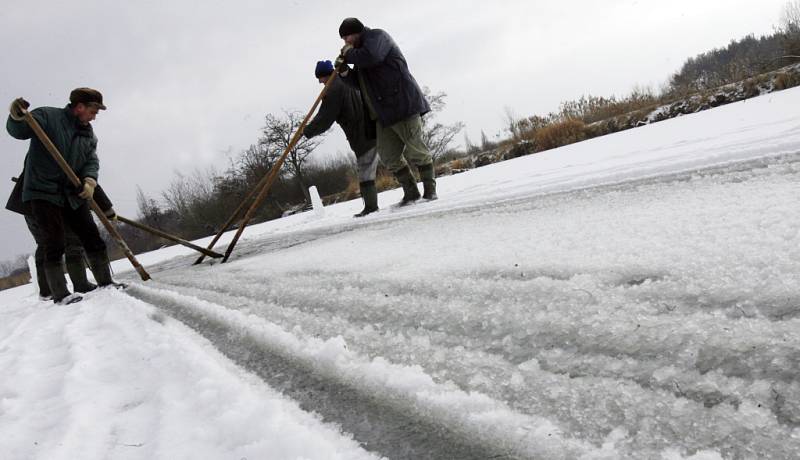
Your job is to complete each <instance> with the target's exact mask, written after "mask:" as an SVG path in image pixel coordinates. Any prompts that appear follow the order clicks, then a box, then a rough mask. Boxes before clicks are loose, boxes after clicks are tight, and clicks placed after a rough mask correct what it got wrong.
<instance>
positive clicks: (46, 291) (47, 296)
mask: <svg viewBox="0 0 800 460" xmlns="http://www.w3.org/2000/svg"><path fill="white" fill-rule="evenodd" d="M36 284H37V285H38V286H39V298H40V299H41V300H52V299H53V294H52V293H51V292H50V285H49V284H47V275H46V274H45V272H44V262H40V261H38V260H37V261H36Z"/></svg>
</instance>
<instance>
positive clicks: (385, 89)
mask: <svg viewBox="0 0 800 460" xmlns="http://www.w3.org/2000/svg"><path fill="white" fill-rule="evenodd" d="M339 36H340V37H341V38H342V39H343V40H344V42H345V45H344V47H343V48H342V52H341V55H340V56H339V57H338V58H337V59H336V68H337V70H338V71H339V74H340V75H341V76H342V79H343V80H344V81H345V82H347V83H348V84H350V85H351V86H354V87H356V88H358V89H360V90H361V95H362V97H363V98H364V102H365V105H366V107H367V110H368V113H369V117H370V118H371V119H372V120H374V121H375V122H376V130H377V140H378V154H379V155H380V157H381V161H382V162H383V164H384V166H386V167H387V168H388V169H389V170H390V171H392V172H393V173H394V175H395V177H397V180H398V182H400V185H402V186H403V199H402V201H401V202H400V205H401V206H402V205H406V204H409V203H412V202H414V201H416V200H418V199H419V198H420V193H419V189H418V188H417V182H416V179H415V178H414V176H413V175H412V174H411V171H410V170H409V168H408V164H409V163H411V164H413V165H414V166H416V167H417V170H418V171H419V174H420V178H421V179H422V185H423V187H424V192H423V195H422V198H425V199H428V200H435V199H436V198H437V196H436V180H435V179H434V173H433V158H432V156H431V153H430V150H429V149H428V146H427V145H425V142H424V141H423V140H422V118H421V116H422V115H424V114H426V113H428V112H430V110H431V109H430V106H429V105H428V101H426V100H425V96H424V95H423V94H422V90H421V89H420V87H419V85H418V84H417V81H416V80H414V77H413V76H412V75H411V72H409V70H408V63H407V62H406V59H405V57H404V56H403V53H402V52H401V51H400V48H399V47H398V46H397V44H396V43H395V42H394V40H393V39H392V37H391V36H389V34H388V33H386V32H385V31H383V30H381V29H370V28H368V27H364V24H362V23H361V21H359V20H358V19H356V18H347V19H345V20H344V21H343V22H342V24H341V26H340V27H339ZM347 64H352V65H353V68H352V69H351V68H350V67H349V66H348V65H347Z"/></svg>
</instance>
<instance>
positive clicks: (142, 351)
mask: <svg viewBox="0 0 800 460" xmlns="http://www.w3.org/2000/svg"><path fill="white" fill-rule="evenodd" d="M17 291H18V292H17V294H19V292H20V291H22V292H24V291H23V290H22V289H18V290H17ZM4 294H5V293H4ZM3 300H4V301H5V302H4V309H3V316H4V318H7V321H4V324H3V328H2V330H1V331H2V334H0V336H1V337H2V341H0V369H2V373H3V379H2V384H0V457H2V458H4V459H35V458H40V459H75V458H85V459H99V458H139V459H153V458H164V459H194V458H236V459H240V458H254V459H255V458H320V459H322V458H324V459H328V458H341V459H345V458H346V459H350V458H363V459H369V458H376V457H374V456H372V455H370V454H368V453H366V452H364V451H363V450H361V449H360V448H358V446H357V445H356V443H355V442H353V441H351V440H349V439H347V438H345V437H342V436H341V435H340V434H339V433H338V432H337V430H335V429H332V428H331V427H326V426H324V425H323V424H321V423H320V421H319V420H318V419H316V418H315V417H313V416H311V415H309V414H308V413H305V412H302V411H300V410H299V409H298V408H297V407H296V405H295V404H294V403H292V402H290V401H288V400H286V399H285V398H284V397H282V396H281V395H279V394H277V393H275V392H274V391H272V390H270V389H269V388H268V387H265V386H264V385H263V384H262V383H261V382H260V381H258V380H257V379H256V378H254V377H252V376H251V375H249V374H247V373H245V372H242V371H241V369H239V368H237V367H235V366H233V365H232V364H231V363H230V362H228V360H226V359H225V358H224V357H222V356H220V354H219V353H218V352H217V351H216V350H215V349H214V348H213V347H211V346H209V345H208V343H207V342H206V341H205V340H203V339H202V338H199V337H197V336H196V335H195V334H192V333H190V331H188V330H187V328H186V327H185V326H182V325H181V324H180V323H178V322H176V321H172V320H169V319H167V318H165V317H164V315H163V314H162V313H160V312H158V311H157V310H156V309H154V308H153V307H151V306H149V305H146V304H143V303H142V302H140V301H138V300H135V299H133V298H131V297H129V296H127V295H125V294H122V293H119V292H116V291H104V292H97V293H92V294H90V295H89V297H88V298H87V299H86V300H84V301H83V302H81V303H79V304H76V305H74V306H71V307H69V308H66V307H59V306H54V305H50V304H44V303H42V302H38V301H35V300H34V299H33V298H31V297H30V296H26V297H24V298H21V299H19V298H18V299H16V300H15V301H14V303H13V304H12V305H9V300H11V299H9V296H7V295H4V296H3ZM8 320H11V322H9V321H8Z"/></svg>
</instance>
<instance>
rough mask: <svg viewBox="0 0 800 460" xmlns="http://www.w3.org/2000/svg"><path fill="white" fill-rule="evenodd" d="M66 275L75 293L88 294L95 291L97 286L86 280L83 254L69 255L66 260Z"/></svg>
mask: <svg viewBox="0 0 800 460" xmlns="http://www.w3.org/2000/svg"><path fill="white" fill-rule="evenodd" d="M65 259H66V262H67V273H69V279H71V280H72V288H73V289H75V292H84V293H86V292H89V291H93V290H95V289H97V285H96V284H94V283H90V282H89V280H88V279H86V265H85V264H84V263H83V254H70V255H68V256H67V257H66V258H65Z"/></svg>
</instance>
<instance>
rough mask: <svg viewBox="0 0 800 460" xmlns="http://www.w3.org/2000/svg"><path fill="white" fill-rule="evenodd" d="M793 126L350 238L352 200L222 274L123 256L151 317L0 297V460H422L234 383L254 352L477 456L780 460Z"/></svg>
mask: <svg viewBox="0 0 800 460" xmlns="http://www.w3.org/2000/svg"><path fill="white" fill-rule="evenodd" d="M798 104H800V88H796V89H792V90H787V91H782V92H780V93H774V94H770V95H766V96H763V97H759V98H754V99H750V100H747V101H745V102H742V103H737V104H731V105H728V106H724V107H720V108H717V109H714V110H710V111H706V112H702V113H698V114H695V115H691V116H685V117H680V118H678V119H674V120H669V121H664V122H661V123H657V124H653V125H650V126H646V127H643V128H637V129H634V130H629V131H625V132H622V133H617V134H615V135H610V136H605V137H601V138H597V139H593V140H590V141H586V142H582V143H578V144H573V145H570V146H566V147H564V148H561V149H556V150H553V151H549V152H544V153H540V154H536V155H531V156H527V157H522V158H518V159H515V160H511V161H506V162H503V163H498V164H495V165H490V166H486V167H483V168H479V169H476V170H473V171H470V172H467V173H463V174H459V175H456V176H452V177H447V178H441V179H440V181H439V192H440V196H441V197H442V198H441V199H440V200H438V201H436V202H432V203H426V204H420V205H416V206H410V207H408V208H403V209H389V205H390V204H391V203H394V202H396V201H397V200H398V199H399V197H400V193H401V192H400V191H398V190H394V191H389V192H385V193H382V194H381V195H380V197H379V200H380V205H381V207H382V208H383V210H382V211H381V212H379V213H377V214H374V215H371V216H368V217H366V218H364V219H362V220H359V221H354V220H353V219H352V218H351V217H350V216H351V215H352V214H353V213H354V212H357V211H358V210H360V208H361V203H360V202H359V201H358V200H353V201H351V202H347V203H341V204H337V205H334V206H329V207H327V208H326V209H325V214H324V216H320V215H313V214H311V213H303V214H298V215H294V216H290V217H288V218H285V219H279V220H277V221H272V222H267V223H264V224H261V225H257V226H252V227H248V229H247V231H246V232H245V235H244V238H242V240H241V241H240V243H239V245H238V246H237V251H236V253H235V254H234V258H233V260H232V262H231V263H228V264H225V265H220V264H218V263H212V262H207V263H206V264H204V265H202V266H199V267H192V266H191V262H193V261H194V260H195V258H196V255H195V254H193V253H192V251H191V250H189V249H187V248H183V247H177V246H176V247H171V248H166V249H164V250H159V251H154V252H151V253H148V254H143V255H140V256H139V257H138V258H139V260H140V261H141V262H142V263H143V264H145V266H147V268H148V271H150V273H151V274H153V277H154V279H155V281H151V282H148V283H147V284H140V283H138V281H137V280H135V279H134V277H135V276H136V275H135V273H130V267H129V266H128V265H127V262H126V261H124V260H123V261H117V262H115V263H114V266H115V269H116V270H117V273H123V272H125V271H128V274H127V275H122V276H121V277H125V276H127V278H128V280H133V281H132V284H133V285H134V286H133V288H132V289H131V290H130V293H131V294H133V295H135V296H137V297H139V298H141V299H144V300H146V302H141V301H140V300H135V299H131V298H129V297H127V296H126V295H125V294H123V293H119V292H116V291H112V292H106V291H103V292H98V293H95V294H92V295H90V296H89V298H88V299H87V300H86V301H84V302H82V303H81V304H78V306H77V307H76V308H73V309H66V308H56V307H53V306H51V305H49V304H46V306H45V304H42V303H38V302H35V301H34V300H33V298H32V296H31V294H30V292H31V291H30V287H24V288H19V289H14V290H9V291H3V292H2V293H0V308H2V313H3V321H2V322H0V373H2V374H3V375H4V379H3V380H0V453H5V452H11V455H10V457H11V458H25V459H27V458H43V459H44V458H47V459H50V458H76V457H80V458H148V459H149V458H170V459H172V458H198V457H204V458H205V457H218V458H242V457H247V458H348V459H349V458H373V457H372V456H373V455H386V456H387V457H391V458H419V456H417V457H412V456H410V455H409V454H407V453H406V452H408V451H406V450H403V449H404V447H408V446H407V445H408V444H409V443H414V442H416V441H417V438H412V437H410V436H406V439H405V440H404V439H402V438H403V436H404V435H410V433H411V432H412V431H414V429H415V426H403V427H401V429H400V432H399V433H393V434H394V435H395V437H394V438H391V442H396V444H395V445H391V444H390V443H389V444H387V443H381V442H380V441H381V439H377V437H379V436H382V435H383V433H384V432H381V431H380V430H377V429H375V430H373V431H370V430H369V427H367V429H366V430H362V431H361V432H360V433H361V434H360V435H359V436H362V435H363V437H356V440H357V442H358V443H359V444H360V445H361V447H359V446H358V445H357V444H356V442H354V441H353V436H351V434H350V432H349V431H348V430H347V429H345V428H343V427H344V423H343V422H341V423H342V424H341V425H339V424H338V422H337V414H336V413H331V412H328V414H327V416H326V418H325V420H326V421H327V420H328V419H329V418H330V423H320V417H317V416H314V415H310V414H308V413H306V412H304V411H302V410H300V409H299V407H298V404H297V403H296V402H294V401H289V400H288V399H286V396H281V395H280V394H279V393H278V390H280V391H282V392H284V394H290V393H287V391H286V390H287V389H286V388H281V387H278V389H277V390H273V389H272V388H270V387H269V386H268V385H266V384H265V383H264V382H265V381H269V380H268V379H264V380H261V379H259V378H258V377H256V375H259V376H261V374H259V373H258V372H256V371H257V370H258V369H257V368H258V366H259V365H260V363H258V362H247V363H245V364H240V365H234V364H233V363H232V362H231V361H230V360H229V358H230V355H229V353H228V352H229V351H230V349H232V348H233V347H234V346H235V345H239V346H240V348H244V349H245V351H248V350H247V348H246V346H248V345H252V346H253V347H254V350H253V351H254V353H253V356H254V357H258V356H264V354H265V353H266V352H270V353H274V354H276V355H280V357H281V358H282V359H284V361H285V362H287V363H290V365H292V366H297V367H298V368H302V369H304V370H307V371H308V372H307V373H306V374H305V375H313V376H314V377H317V376H319V377H320V379H322V383H323V384H322V385H319V386H318V388H315V390H316V391H323V390H321V389H324V388H326V387H328V386H330V388H335V389H336V390H335V391H340V390H341V389H342V388H347V389H352V392H354V393H356V394H357V395H358V397H361V396H362V395H363V396H364V397H366V398H368V399H371V400H374V401H376V402H377V403H376V404H375V405H374V406H375V407H378V408H379V409H380V408H382V407H383V408H392V409H394V410H396V412H398V413H399V412H400V411H403V410H406V411H408V412H409V413H410V414H411V415H412V422H413V420H417V421H419V425H420V426H424V427H432V428H433V429H435V430H439V429H441V430H442V431H443V432H451V433H454V434H456V435H457V436H456V438H457V439H456V441H463V440H467V441H471V442H473V443H474V445H475V447H476V451H475V452H476V453H475V456H481V458H485V457H486V455H483V453H484V452H491V453H492V454H493V455H494V454H495V453H496V456H500V458H503V457H502V456H506V457H510V458H631V459H639V458H655V459H658V458H662V459H669V460H673V459H679V458H691V459H712V458H713V459H717V458H732V459H750V458H775V459H790V458H798V457H800V402H798V401H800V386H798V369H800V343H798V342H799V341H800V338H798V335H797V330H798V326H800V324H798V321H800V212H798V211H800V205H798V203H800V201H798V198H800V185H799V184H800V166H799V165H800V114H798V112H797V110H796V107H798V106H799V105H798ZM231 236H232V235H231V234H228V235H226V236H225V237H223V239H222V241H221V242H220V244H219V245H218V246H217V249H222V248H224V246H225V244H226V241H227V239H229V238H230V237H231ZM208 240H210V238H207V239H205V240H201V241H199V242H197V243H198V244H201V245H206V244H207V243H208ZM167 313H168V314H169V315H175V316H176V317H181V315H184V316H186V317H192V318H193V319H194V321H193V322H191V323H189V322H187V323H186V324H191V327H190V326H185V325H182V324H181V323H180V322H178V321H175V320H173V319H172V318H170V317H169V316H166V314H167ZM212 332H213V334H217V335H216V336H215V337H217V339H212V338H211V337H212V335H213V334H212ZM220 333H222V335H219V334H220ZM226 333H227V335H225V334H226ZM203 336H204V337H203ZM220 337H221V339H219V338H220ZM235 342H239V343H235ZM215 347H216V349H215ZM301 375H303V374H302V373H298V374H296V375H290V376H288V378H289V380H291V379H293V378H298V376H301ZM5 376H9V377H8V378H6V377H5ZM262 377H263V376H262ZM324 379H327V382H330V384H331V385H326V381H325V380H324ZM295 383H297V384H298V385H299V386H300V390H301V391H302V390H304V388H303V384H304V383H305V382H303V381H299V382H295ZM331 391H334V390H331ZM345 391H349V390H345ZM365 407H369V406H365ZM305 408H306V409H307V410H311V411H313V410H314V407H313V406H311V407H305ZM359 410H360V409H359ZM355 415H356V416H358V415H359V414H358V413H356V414H355ZM365 415H366V414H365ZM341 420H344V415H343V414H342V417H341ZM403 423H405V419H404V420H403ZM405 430H407V431H405ZM354 432H355V431H354ZM397 435H399V436H397ZM398 438H399V441H395V440H396V439H398ZM409 439H410V440H409ZM464 445H466V446H467V447H471V445H470V444H469V443H468V442H465V443H464ZM462 447H463V446H462ZM478 448H480V449H478ZM364 449H370V450H371V452H367V451H365V450H364ZM462 458H469V456H468V455H467V456H462Z"/></svg>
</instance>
